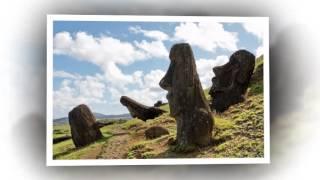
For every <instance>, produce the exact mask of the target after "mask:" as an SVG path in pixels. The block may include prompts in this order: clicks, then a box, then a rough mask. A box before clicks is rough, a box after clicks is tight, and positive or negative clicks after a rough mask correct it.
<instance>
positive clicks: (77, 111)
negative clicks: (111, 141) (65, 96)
mask: <svg viewBox="0 0 320 180" xmlns="http://www.w3.org/2000/svg"><path fill="white" fill-rule="evenodd" d="M68 117H69V124H70V127H71V136H72V140H73V143H74V145H75V146H76V147H83V146H86V145H88V144H91V143H92V142H94V141H96V140H98V139H100V138H102V134H101V132H100V129H99V127H98V126H97V123H96V119H95V117H94V115H93V114H92V112H91V110H90V109H89V107H88V106H87V105H85V104H81V105H79V106H77V107H75V108H73V109H72V111H70V112H69V115H68Z"/></svg>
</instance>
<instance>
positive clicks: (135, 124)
mask: <svg viewBox="0 0 320 180" xmlns="http://www.w3.org/2000/svg"><path fill="white" fill-rule="evenodd" d="M143 123H144V122H143V121H142V120H140V119H137V118H134V119H131V120H129V121H127V122H125V123H123V124H121V128H122V129H125V130H129V129H131V128H133V127H138V126H141V125H143Z"/></svg>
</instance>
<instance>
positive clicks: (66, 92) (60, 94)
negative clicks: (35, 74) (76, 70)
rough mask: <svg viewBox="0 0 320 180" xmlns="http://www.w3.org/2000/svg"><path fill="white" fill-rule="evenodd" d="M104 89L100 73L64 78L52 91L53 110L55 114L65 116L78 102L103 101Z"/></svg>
mask: <svg viewBox="0 0 320 180" xmlns="http://www.w3.org/2000/svg"><path fill="white" fill-rule="evenodd" d="M105 90H106V85H105V84H104V82H103V77H102V76H101V75H96V76H78V77H76V78H73V79H64V80H63V81H62V82H61V84H60V87H59V88H58V89H56V90H54V91H53V112H54V114H55V115H60V116H66V115H67V114H68V112H69V111H70V110H71V109H72V108H73V107H75V106H77V105H79V104H82V103H85V104H90V103H105V100H104V92H105Z"/></svg>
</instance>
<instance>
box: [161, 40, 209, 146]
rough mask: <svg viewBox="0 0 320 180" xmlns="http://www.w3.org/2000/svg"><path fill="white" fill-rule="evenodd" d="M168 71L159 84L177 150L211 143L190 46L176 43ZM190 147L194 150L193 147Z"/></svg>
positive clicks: (207, 118) (206, 113) (201, 93)
mask: <svg viewBox="0 0 320 180" xmlns="http://www.w3.org/2000/svg"><path fill="white" fill-rule="evenodd" d="M169 58H170V60H171V63H170V66H169V69H168V71H167V73H166V75H165V76H164V77H163V79H162V80H161V81H160V83H159V85H160V87H161V88H163V89H165V90H167V91H168V94H167V99H168V101H169V107H170V115H171V116H172V117H174V118H175V119H176V123H177V136H176V142H175V144H176V148H175V149H176V151H182V152H184V151H189V150H193V148H194V147H196V146H206V145H208V144H210V143H211V140H212V130H213V117H212V113H211V110H210V108H209V105H208V103H207V101H206V98H205V95H204V92H203V89H202V86H201V83H200V80H199V76H198V73H197V70H196V64H195V59H194V56H193V52H192V49H191V47H190V45H189V44H187V43H181V44H175V45H174V46H173V47H172V48H171V50H170V55H169ZM192 147H193V148H192Z"/></svg>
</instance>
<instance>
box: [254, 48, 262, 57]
mask: <svg viewBox="0 0 320 180" xmlns="http://www.w3.org/2000/svg"><path fill="white" fill-rule="evenodd" d="M262 54H263V46H259V47H258V48H257V49H256V58H258V57H260V56H261V55H262Z"/></svg>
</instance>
